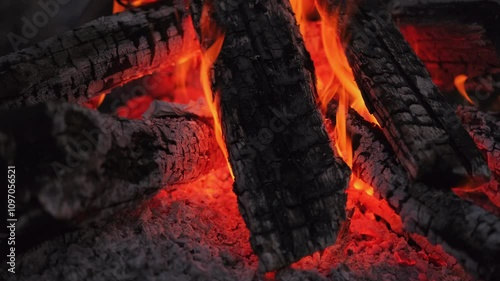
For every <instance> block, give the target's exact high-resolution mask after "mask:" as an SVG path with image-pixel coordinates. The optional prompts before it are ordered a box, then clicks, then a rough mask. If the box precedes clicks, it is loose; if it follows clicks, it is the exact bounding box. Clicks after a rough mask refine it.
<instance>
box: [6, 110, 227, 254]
mask: <svg viewBox="0 0 500 281" xmlns="http://www.w3.org/2000/svg"><path fill="white" fill-rule="evenodd" d="M1 119H2V120H10V122H2V123H1V124H0V160H1V163H2V164H3V165H5V167H6V165H15V166H16V172H17V175H18V177H17V178H18V180H17V183H16V196H17V198H18V199H17V200H16V210H17V219H18V222H17V227H16V233H17V238H18V239H19V240H20V241H19V243H18V244H19V247H18V248H19V250H22V249H21V248H23V247H25V248H29V247H31V246H32V245H33V244H36V243H38V242H40V241H41V240H45V239H48V238H50V237H51V235H53V234H58V233H61V232H64V231H66V230H67V229H68V228H71V227H76V226H82V225H85V224H86V223H88V222H94V221H96V220H98V219H101V218H106V217H108V216H110V215H112V214H114V213H116V211H118V210H121V209H123V208H124V207H129V206H134V205H137V204H139V203H141V202H142V201H144V200H145V199H147V198H149V197H151V196H153V195H154V194H156V193H157V192H158V191H159V190H160V189H162V188H164V187H168V186H171V185H174V184H180V183H186V182H190V181H192V180H195V179H197V178H198V177H200V176H201V175H204V174H206V173H208V172H210V171H211V170H212V169H214V168H218V167H221V166H224V165H225V164H226V161H225V160H224V157H223V155H222V153H221V152H220V149H219V147H218V144H217V142H216V141H215V137H214V132H213V129H212V125H211V124H209V122H207V121H206V120H205V121H204V120H203V119H199V118H197V117H194V116H193V117H178V118H177V117H169V118H162V119H150V120H126V119H118V118H114V117H110V116H107V115H103V114H100V113H98V112H96V111H92V110H89V109H86V108H83V107H80V106H77V105H71V104H57V103H47V104H40V105H36V106H35V107H31V108H25V109H21V110H16V111H13V112H9V113H4V114H2V115H1ZM32 231H37V232H39V235H37V236H36V237H33V235H32V233H31V232H32ZM25 238H26V239H25ZM28 238H29V239H28ZM37 239H39V241H37Z"/></svg>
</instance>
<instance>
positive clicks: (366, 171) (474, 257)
mask: <svg viewBox="0 0 500 281" xmlns="http://www.w3.org/2000/svg"><path fill="white" fill-rule="evenodd" d="M336 111H337V105H336V103H335V102H332V103H331V104H330V106H329V109H328V113H327V117H328V118H330V119H331V120H332V121H334V120H335V116H336ZM346 118H347V129H348V131H350V133H351V137H352V146H353V147H352V148H353V167H352V172H353V174H354V175H356V176H357V177H358V178H360V179H361V180H362V181H364V182H366V183H368V184H370V185H371V186H372V187H373V188H374V196H376V197H377V198H382V199H384V200H386V201H387V202H388V203H389V205H390V207H391V208H392V209H394V210H395V211H396V213H398V214H399V215H400V216H401V219H402V220H403V224H404V227H405V229H406V230H407V231H409V232H412V233H417V234H420V235H423V236H425V237H426V238H427V239H428V240H429V241H430V242H431V243H433V244H440V245H442V246H443V248H444V249H445V250H446V251H447V252H448V253H450V254H451V255H453V256H454V257H455V258H456V259H457V260H458V261H459V262H460V263H461V264H462V265H463V266H464V268H465V270H467V271H468V272H469V273H471V274H473V275H475V276H478V277H479V278H484V279H485V280H497V277H498V276H499V274H500V219H499V218H498V217H497V216H495V215H493V214H491V213H489V212H487V211H485V210H484V209H482V208H480V207H478V206H475V205H473V204H472V203H470V202H468V201H465V200H462V199H460V198H459V197H458V196H456V195H455V194H454V193H453V191H452V190H450V189H435V188H430V187H428V186H426V185H425V184H422V183H418V182H413V181H412V179H411V178H410V176H409V174H408V172H407V171H406V170H405V169H404V168H403V167H402V166H401V164H400V162H399V161H398V159H397V157H396V156H395V152H394V151H393V150H392V148H391V146H390V144H389V142H388V141H387V139H386V138H385V137H384V135H383V132H382V130H381V129H380V128H379V127H376V126H375V125H373V124H371V123H369V122H367V121H365V120H364V119H363V118H362V117H361V116H359V115H358V114H357V113H356V112H355V111H354V110H350V111H349V114H348V116H347V117H346Z"/></svg>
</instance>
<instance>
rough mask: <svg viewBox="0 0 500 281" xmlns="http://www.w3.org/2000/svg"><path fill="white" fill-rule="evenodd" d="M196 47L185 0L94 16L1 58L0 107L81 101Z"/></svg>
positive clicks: (153, 68)
mask: <svg viewBox="0 0 500 281" xmlns="http://www.w3.org/2000/svg"><path fill="white" fill-rule="evenodd" d="M197 50H199V44H198V42H197V39H196V36H195V32H194V31H193V29H192V23H191V20H190V19H189V16H188V13H187V12H186V11H185V7H184V1H180V0H175V1H174V4H173V5H165V4H163V5H162V4H151V5H147V6H144V7H141V8H136V9H132V10H129V11H125V12H122V13H120V14H116V15H111V16H109V17H105V18H100V19H97V20H94V21H92V22H90V23H88V24H85V25H83V26H81V27H80V28H77V29H75V30H72V31H68V32H66V33H63V34H61V35H60V36H57V37H54V38H50V39H48V40H45V41H43V42H41V43H39V44H36V45H35V46H32V47H30V48H27V49H24V50H22V51H19V52H17V53H13V54H10V55H7V56H4V57H1V58H0V87H1V88H2V92H1V93H0V109H1V108H3V109H9V108H10V109H12V108H19V107H22V106H28V105H34V104H37V103H42V102H45V101H49V100H63V101H69V102H78V103H83V102H85V101H87V100H88V99H90V98H93V97H95V96H97V95H99V94H101V93H107V92H109V91H110V90H111V89H112V88H114V87H116V86H119V85H122V84H124V83H126V82H127V81H131V80H133V79H136V78H138V77H141V76H143V75H145V74H148V73H151V72H152V71H153V70H155V69H157V68H159V67H161V66H164V65H169V64H173V63H175V62H176V61H177V60H179V59H180V56H181V55H182V54H187V53H193V52H196V51H197Z"/></svg>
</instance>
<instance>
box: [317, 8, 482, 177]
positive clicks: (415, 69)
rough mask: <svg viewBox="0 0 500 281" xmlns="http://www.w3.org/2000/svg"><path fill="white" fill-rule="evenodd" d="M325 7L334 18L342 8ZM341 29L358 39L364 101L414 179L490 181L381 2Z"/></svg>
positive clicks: (352, 53) (352, 45) (354, 53)
mask: <svg viewBox="0 0 500 281" xmlns="http://www.w3.org/2000/svg"><path fill="white" fill-rule="evenodd" d="M320 1H323V2H329V3H322V7H324V9H325V10H326V13H329V14H330V15H334V12H331V10H332V9H335V8H338V9H342V8H343V7H339V5H338V1H336V0H320ZM329 11H330V12H329ZM339 26H340V29H341V32H340V34H350V35H353V36H349V39H347V41H346V46H345V51H346V56H347V58H348V60H349V64H350V65H351V67H352V69H353V72H354V76H355V78H356V82H357V84H358V86H359V88H360V90H361V93H362V95H363V99H364V100H365V103H366V105H367V107H368V109H369V110H370V112H371V113H373V114H374V116H375V117H376V118H377V120H378V122H379V124H380V125H381V126H382V127H383V128H384V135H385V136H386V138H387V139H388V140H389V142H390V144H391V146H392V147H393V149H394V151H395V152H396V155H397V156H398V158H399V159H400V161H401V163H402V164H403V165H404V167H406V169H407V170H408V171H409V172H410V175H411V176H412V178H414V179H416V180H419V181H424V182H426V183H428V184H431V185H433V186H440V187H453V186H457V185H459V184H462V183H464V182H466V181H469V180H472V181H473V182H475V183H479V182H485V181H487V180H488V179H489V170H488V167H487V165H486V163H485V161H484V158H483V157H482V155H481V153H480V152H479V151H478V149H477V148H476V146H475V145H474V142H473V141H472V139H471V138H470V136H469V135H468V134H467V132H466V131H465V130H464V129H463V127H462V126H461V125H460V121H459V119H458V117H457V116H456V114H455V112H454V110H453V109H452V107H451V106H450V105H449V104H448V103H447V102H446V101H445V99H444V97H443V96H442V95H441V93H440V92H439V90H438V89H437V87H436V86H435V85H434V84H433V82H432V80H431V78H430V75H429V73H428V72H427V70H426V69H425V66H424V65H423V64H422V62H421V61H420V60H419V59H418V57H417V56H416V55H415V53H414V52H413V50H412V49H411V47H410V46H409V45H408V43H407V42H406V41H405V40H404V38H403V36H402V35H401V33H400V32H399V30H398V28H397V27H396V26H395V25H394V23H393V22H392V19H391V16H390V14H389V12H387V11H386V10H385V8H384V7H382V5H381V4H380V3H379V1H378V0H367V1H363V2H362V3H360V4H359V6H357V7H355V9H354V11H352V12H349V13H348V15H344V16H341V24H339Z"/></svg>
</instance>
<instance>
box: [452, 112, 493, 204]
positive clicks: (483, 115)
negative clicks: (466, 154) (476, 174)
mask: <svg viewBox="0 0 500 281" xmlns="http://www.w3.org/2000/svg"><path fill="white" fill-rule="evenodd" d="M457 114H458V116H459V117H460V119H461V121H462V123H463V125H464V127H465V129H466V130H467V131H468V132H469V134H470V136H471V137H472V139H473V140H474V142H475V143H476V145H477V147H478V148H479V149H480V150H481V152H483V153H484V154H485V155H486V159H487V160H488V167H489V168H490V170H491V171H492V172H493V176H492V177H491V180H490V181H489V182H488V183H487V184H485V185H483V186H482V190H483V192H484V193H485V194H486V195H487V196H488V198H489V199H490V200H491V202H492V203H493V204H495V205H496V206H498V207H500V115H499V116H495V115H494V114H493V113H491V114H490V113H487V112H483V111H479V110H477V109H476V108H474V107H471V106H459V107H458V109H457Z"/></svg>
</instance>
